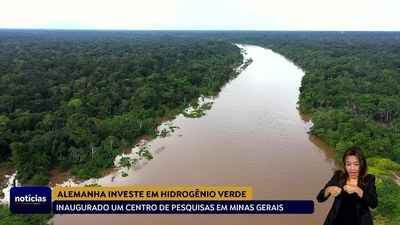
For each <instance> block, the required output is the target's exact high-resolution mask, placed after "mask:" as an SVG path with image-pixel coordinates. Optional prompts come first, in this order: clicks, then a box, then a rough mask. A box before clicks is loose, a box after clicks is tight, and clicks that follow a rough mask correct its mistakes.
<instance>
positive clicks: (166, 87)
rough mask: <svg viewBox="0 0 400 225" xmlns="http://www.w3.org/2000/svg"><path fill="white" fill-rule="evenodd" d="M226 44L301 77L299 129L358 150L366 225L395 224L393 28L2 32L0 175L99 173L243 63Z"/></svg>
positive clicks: (23, 178)
mask: <svg viewBox="0 0 400 225" xmlns="http://www.w3.org/2000/svg"><path fill="white" fill-rule="evenodd" d="M233 43H241V44H255V45H260V46H263V47H266V48H269V49H272V50H273V51H275V52H278V53H280V54H282V55H283V56H285V57H286V58H287V59H289V60H291V61H293V63H295V64H296V65H298V66H299V67H301V68H302V69H303V70H304V71H305V76H304V77H303V79H302V83H301V87H300V96H299V102H298V107H299V110H300V111H301V112H302V113H305V114H308V115H310V116H311V118H312V122H313V127H312V128H311V129H310V131H309V132H310V133H311V134H314V135H316V136H318V137H320V138H321V139H322V140H324V141H325V142H326V143H327V144H328V145H329V146H330V147H331V148H333V149H334V150H335V151H336V152H337V159H338V163H340V159H339V157H340V156H341V155H342V154H343V152H344V150H345V149H347V148H348V147H350V146H354V145H356V146H359V147H360V148H362V149H363V150H364V152H365V153H366V156H367V162H368V165H369V173H372V174H375V175H376V176H377V178H378V179H377V191H378V196H379V206H378V208H377V209H376V211H375V221H376V223H377V224H399V223H400V187H399V185H398V184H396V182H395V181H396V176H397V177H398V176H400V32H333V31H332V32H306V31H304V32H303V31H282V32H281V31H240V32H239V31H213V32H211V31H192V32H189V31H56V30H53V31H52V30H44V31H41V30H0V49H1V51H0V131H1V133H0V169H1V168H10V167H11V168H15V169H16V170H17V171H18V175H17V177H18V179H19V181H20V182H22V183H29V184H31V185H47V184H48V182H49V178H51V176H53V175H54V173H57V172H62V171H68V172H70V173H71V174H73V175H74V176H76V177H79V178H84V179H87V178H91V177H99V176H100V172H101V171H102V170H104V169H107V168H110V167H112V166H113V165H114V162H113V160H114V158H115V156H116V155H117V154H119V153H120V152H121V151H122V150H123V149H124V148H127V147H131V146H132V145H133V143H134V141H135V140H136V139H137V138H138V137H140V136H142V135H144V134H149V135H153V136H154V135H156V134H155V128H156V127H157V124H158V123H159V122H160V118H162V117H165V116H167V117H173V116H174V114H175V112H176V109H181V108H184V107H186V106H187V105H188V104H190V103H191V102H192V101H193V100H194V99H196V98H197V97H199V96H201V95H216V94H217V93H218V92H219V90H220V89H221V87H222V86H223V85H224V84H225V83H227V82H228V81H229V80H230V79H232V78H234V77H235V76H236V75H237V73H236V72H235V68H237V67H238V66H239V65H240V64H241V63H242V59H243V58H242V56H241V54H240V49H239V48H237V47H236V46H235V45H234V44H233ZM397 179H399V178H397ZM0 207H2V208H3V209H4V206H0ZM3 209H2V210H1V211H0V215H2V214H3V215H5V214H6V213H5V212H4V210H3ZM9 216H10V217H11V215H9ZM3 218H6V219H7V218H8V217H7V216H4V217H3ZM36 219H37V218H36ZM40 219H44V220H46V219H48V218H47V217H40V218H39V220H40ZM0 221H1V218H0ZM21 221H22V219H21ZM16 224H25V223H24V222H23V221H22V222H20V223H16ZM38 224H39V223H38Z"/></svg>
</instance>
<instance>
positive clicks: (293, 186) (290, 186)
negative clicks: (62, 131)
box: [53, 45, 335, 225]
mask: <svg viewBox="0 0 400 225" xmlns="http://www.w3.org/2000/svg"><path fill="white" fill-rule="evenodd" d="M239 46H240V47H242V48H243V49H244V50H245V51H246V52H247V55H246V56H248V57H251V58H252V60H253V62H252V63H251V64H250V65H249V66H248V67H247V68H246V69H245V70H244V71H242V72H241V73H240V74H239V76H238V77H237V78H235V79H233V80H232V81H231V82H229V83H228V84H227V85H226V86H225V87H224V88H223V89H222V91H221V92H220V94H219V96H217V97H216V98H215V99H213V102H214V103H213V106H212V108H211V109H210V110H208V111H206V115H205V116H203V117H201V118H192V119H190V118H185V117H183V116H182V115H179V116H177V118H176V119H175V120H173V121H172V123H173V125H174V126H178V127H179V129H177V130H175V131H174V132H172V133H170V135H169V136H168V137H165V138H157V139H155V140H153V141H152V142H150V145H151V152H153V155H154V158H153V159H152V160H150V161H148V162H147V163H143V164H142V165H141V166H139V167H140V168H139V167H133V168H130V169H128V170H126V172H127V174H128V176H127V177H122V176H121V174H120V173H119V172H115V173H113V174H110V175H108V176H106V177H104V178H101V179H99V180H98V181H97V182H98V183H99V184H101V185H102V186H251V187H252V188H253V199H255V200H313V201H314V204H315V205H314V206H315V211H314V213H313V214H307V215H284V214H281V215H271V214H270V215H268V214H265V215H251V214H247V215H195V214H193V215H118V214H109V215H57V216H55V218H54V220H53V222H54V224H55V225H71V224H72V225H81V224H82V225H89V224H96V225H103V224H104V225H106V224H107V225H111V224H113V225H114V224H115V225H120V224H121V225H127V224H144V225H146V224H171V225H179V224H185V225H186V224H191V225H192V224H193V225H194V224H210V225H214V224H215V225H224V224H232V225H235V224H246V225H247V224H251V225H253V224H276V225H280V224H308V225H312V224H315V225H317V224H322V223H323V221H324V219H325V216H326V214H327V212H328V209H329V207H330V206H331V204H332V199H330V200H329V201H328V202H325V203H323V204H321V203H318V202H317V201H316V200H315V197H316V195H317V193H318V191H319V190H320V189H321V188H322V187H323V185H324V184H325V183H326V182H327V181H328V179H329V178H330V177H331V176H332V172H333V169H334V168H335V163H334V157H333V156H334V153H333V151H332V150H330V149H329V148H328V147H327V146H326V145H325V144H324V143H323V142H322V141H321V140H319V139H318V138H316V137H313V136H310V135H308V134H307V131H308V130H309V128H310V126H312V123H311V121H309V118H307V117H305V116H303V115H301V114H300V113H299V111H298V110H297V108H296V107H297V101H298V96H299V86H300V82H301V77H302V76H303V75H304V72H303V71H302V70H301V69H300V68H298V67H296V66H295V65H294V64H293V63H292V62H290V61H288V60H286V59H285V58H284V57H282V56H281V55H279V54H276V53H274V52H272V51H271V50H268V49H265V48H262V47H258V46H247V45H245V46H241V45H239Z"/></svg>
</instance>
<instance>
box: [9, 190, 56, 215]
mask: <svg viewBox="0 0 400 225" xmlns="http://www.w3.org/2000/svg"><path fill="white" fill-rule="evenodd" d="M10 211H11V213H15V214H32V213H40V214H48V213H51V189H50V187H12V188H11V190H10Z"/></svg>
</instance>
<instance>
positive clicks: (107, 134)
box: [0, 30, 242, 184]
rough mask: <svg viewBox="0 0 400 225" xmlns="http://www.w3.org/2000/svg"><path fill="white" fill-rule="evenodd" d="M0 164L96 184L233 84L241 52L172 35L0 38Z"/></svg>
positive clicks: (7, 34) (26, 173)
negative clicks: (135, 147)
mask: <svg viewBox="0 0 400 225" xmlns="http://www.w3.org/2000/svg"><path fill="white" fill-rule="evenodd" d="M0 49H1V52H0V78H1V79H0V130H1V134H0V161H3V162H4V161H7V160H10V158H11V159H12V162H13V163H15V165H16V168H17V170H18V178H19V179H20V180H21V181H22V182H25V181H27V180H29V179H32V178H33V183H35V184H46V180H47V178H48V177H49V175H50V174H49V171H51V170H52V169H54V168H58V169H60V170H62V171H64V170H69V169H71V170H72V172H73V173H74V174H76V175H77V176H78V177H82V178H89V177H93V176H98V175H99V173H98V172H99V171H100V170H101V169H105V168H109V167H112V166H113V159H114V157H115V156H116V155H117V154H118V153H119V152H120V147H124V146H130V145H132V142H133V141H134V140H135V138H137V137H139V136H141V135H143V134H152V133H154V129H155V127H156V125H157V119H158V118H160V117H162V116H164V115H166V114H167V113H169V112H170V111H171V110H172V109H174V108H176V107H179V106H182V105H184V104H186V103H188V102H190V101H191V100H192V99H193V98H197V97H199V96H200V95H202V94H203V95H209V94H213V93H218V91H219V89H220V87H221V86H222V85H223V84H225V83H226V82H227V81H228V80H229V79H231V78H232V77H234V76H235V75H236V73H235V71H234V68H235V67H237V66H238V65H240V63H241V62H242V56H241V55H240V51H239V49H238V48H237V47H236V46H234V45H232V44H230V43H227V42H222V41H215V40H210V39H205V38H201V37H192V36H186V35H177V34H176V33H174V32H139V31H136V32H129V31H115V32H107V31H51V30H46V31H42V30H1V31H0Z"/></svg>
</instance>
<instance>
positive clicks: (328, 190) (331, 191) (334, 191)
mask: <svg viewBox="0 0 400 225" xmlns="http://www.w3.org/2000/svg"><path fill="white" fill-rule="evenodd" d="M341 192H342V189H341V188H340V187H337V186H329V187H327V188H326V189H325V193H324V194H325V198H326V197H328V195H329V194H331V195H333V196H335V197H336V196H338V195H339V194H340V193H341Z"/></svg>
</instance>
